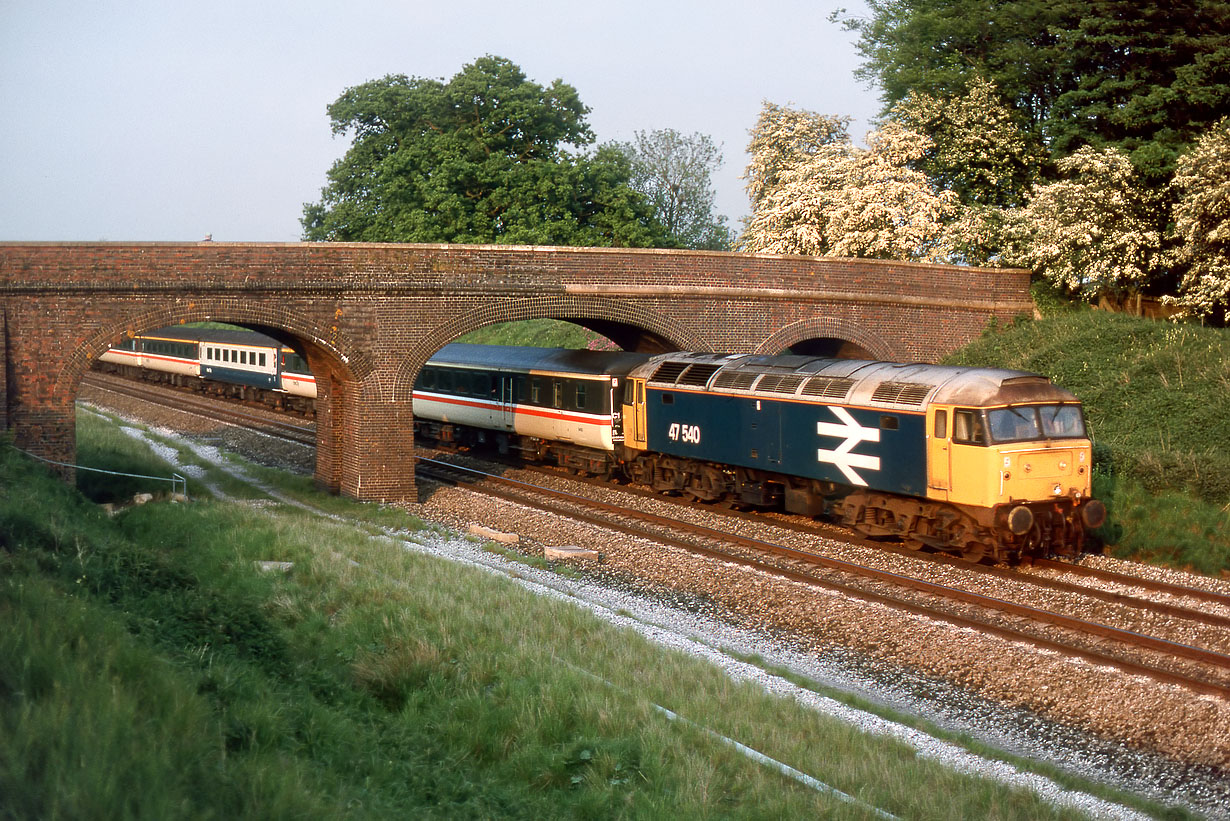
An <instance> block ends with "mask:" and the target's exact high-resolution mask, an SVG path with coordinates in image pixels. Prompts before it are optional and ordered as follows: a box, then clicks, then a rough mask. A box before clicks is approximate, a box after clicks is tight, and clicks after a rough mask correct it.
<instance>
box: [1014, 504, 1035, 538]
mask: <svg viewBox="0 0 1230 821" xmlns="http://www.w3.org/2000/svg"><path fill="white" fill-rule="evenodd" d="M1033 526H1034V512H1033V511H1032V510H1030V509H1029V508H1027V507H1025V505H1017V506H1016V507H1014V508H1012V510H1011V511H1009V512H1008V529H1009V530H1011V531H1012V532H1013V533H1014V534H1015V535H1017V536H1024V535H1025V534H1026V533H1028V532H1029V531H1030V530H1031V529H1032V528H1033Z"/></svg>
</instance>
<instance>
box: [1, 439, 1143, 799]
mask: <svg viewBox="0 0 1230 821" xmlns="http://www.w3.org/2000/svg"><path fill="white" fill-rule="evenodd" d="M125 439H126V440H127V437H125ZM118 441H120V442H122V441H124V440H118ZM128 441H130V442H131V441H132V440H128ZM83 444H84V443H83ZM0 450H2V451H3V452H2V453H0V619H2V620H3V623H4V624H5V628H6V629H5V630H3V631H0V796H3V799H2V800H0V810H2V811H3V815H4V816H5V817H15V818H54V817H134V818H140V817H148V818H154V817H157V818H166V817H176V818H180V817H193V818H205V817H233V816H258V817H281V816H287V817H291V816H293V817H337V816H346V817H382V818H383V817H390V816H395V817H427V818H430V817H441V818H458V817H460V818H466V817H482V818H488V817H512V818H517V817H534V818H540V817H541V818H575V817H612V816H620V817H632V818H661V817H723V818H726V817H731V818H779V817H801V816H802V817H807V816H815V815H824V816H826V817H835V818H863V817H867V812H866V810H865V809H860V808H858V807H851V806H849V805H845V804H841V803H839V802H835V801H834V800H833V799H832V798H829V797H826V796H824V795H821V794H818V793H816V792H814V791H812V790H810V789H808V788H806V787H803V786H802V785H799V784H797V783H796V782H793V781H790V780H788V779H785V778H783V777H782V776H781V775H779V774H776V773H774V772H773V771H771V770H768V769H766V768H764V767H762V766H761V765H759V764H756V763H754V762H752V761H750V760H748V759H747V758H745V757H743V756H741V755H739V754H737V753H736V752H735V751H734V750H733V749H731V748H730V747H728V746H727V745H725V744H722V743H721V742H720V741H718V740H715V739H714V738H712V737H711V736H710V735H708V734H706V733H704V732H703V731H701V730H699V729H697V728H695V727H693V726H690V725H687V724H681V723H673V722H670V721H667V720H666V719H665V718H664V717H663V716H662V715H660V714H659V713H658V712H657V711H656V709H655V708H654V706H653V705H654V704H660V705H663V706H665V707H668V708H669V709H671V710H674V711H676V712H678V713H679V714H681V715H682V716H684V717H686V718H688V719H690V720H691V721H694V722H696V723H697V724H699V725H701V726H703V727H708V728H711V729H712V730H713V731H715V732H718V733H721V734H724V735H728V736H730V737H733V738H736V739H738V740H740V741H742V742H743V743H746V744H748V745H750V746H752V747H754V748H756V749H758V750H761V751H762V752H764V753H766V754H768V755H771V756H774V757H775V758H778V759H780V760H783V761H785V762H787V763H789V764H790V765H792V766H794V767H797V768H798V769H800V770H802V771H804V772H806V773H808V774H810V775H812V776H814V777H816V778H818V779H820V780H822V781H825V782H827V783H830V784H832V785H834V786H836V787H838V788H839V789H842V790H844V791H846V792H848V793H852V794H855V795H857V796H859V797H860V798H861V799H863V800H865V801H867V802H868V803H870V804H872V805H874V806H877V807H882V808H884V809H886V810H888V811H890V812H893V813H897V814H900V815H902V816H904V817H910V818H951V817H969V818H975V817H976V818H1062V817H1071V816H1072V814H1071V813H1065V812H1061V811H1058V810H1056V809H1055V808H1054V807H1052V806H1050V805H1048V804H1046V803H1045V802H1043V801H1041V799H1039V798H1038V797H1037V796H1036V795H1034V794H1032V793H1030V792H1026V791H1020V790H1012V789H1008V788H1006V787H1004V786H1002V785H1000V784H996V783H992V782H988V781H984V780H981V779H977V778H972V777H969V776H965V775H960V774H957V773H955V772H953V771H951V770H948V769H946V768H944V767H942V766H940V765H938V764H934V763H931V762H927V761H921V760H918V759H917V758H916V757H915V755H914V752H913V750H912V749H910V748H907V747H905V746H903V745H900V744H898V743H896V742H894V741H891V740H887V739H881V738H869V737H866V736H864V735H862V734H861V733H858V732H857V731H855V730H853V729H851V728H850V727H848V726H846V725H844V724H842V723H840V722H836V721H834V720H832V719H829V718H826V717H824V716H822V715H818V714H815V713H813V712H810V711H808V710H805V709H803V708H801V707H800V706H799V705H797V704H795V703H794V702H792V701H790V700H786V699H779V698H774V697H770V696H768V695H766V694H765V693H764V692H763V691H762V690H760V689H759V688H756V687H753V686H749V685H745V684H739V683H735V682H732V681H731V680H730V679H729V678H727V677H726V676H725V675H724V674H722V673H721V672H720V671H718V670H716V669H714V668H712V667H709V666H708V665H705V664H702V663H698V662H696V661H695V660H693V659H690V658H688V657H685V656H683V655H679V654H674V653H664V652H663V651H661V650H660V649H659V648H657V647H655V646H653V645H650V644H648V643H647V642H646V641H645V640H643V639H642V638H640V637H639V636H638V635H636V634H631V633H628V632H624V631H619V630H615V629H613V628H611V627H610V626H608V625H606V624H605V623H603V622H601V621H599V620H597V619H595V618H594V617H592V616H590V615H589V614H588V613H587V612H586V611H584V610H581V609H579V608H575V607H572V606H570V605H569V604H567V603H563V602H555V601H550V600H543V599H540V598H538V597H535V596H533V595H531V594H529V593H527V592H525V591H523V590H522V589H520V588H519V587H517V586H516V585H514V584H513V583H512V582H510V581H509V580H507V579H504V578H499V577H493V576H491V575H489V574H486V573H482V572H478V571H475V570H472V569H469V568H466V567H462V566H459V565H455V564H452V563H448V562H442V561H438V560H432V559H429V558H426V557H423V556H420V555H417V554H412V553H408V552H406V551H405V550H403V549H401V548H400V546H397V545H395V544H394V543H393V542H392V541H391V540H389V539H387V538H373V536H372V533H373V532H375V529H376V527H377V524H376V522H380V523H382V524H383V523H385V522H387V521H389V520H390V518H391V517H390V513H389V511H387V510H381V509H374V510H373V509H371V508H365V509H367V510H370V511H371V512H372V513H373V515H374V516H375V519H374V520H373V521H372V522H370V523H368V524H366V525H365V526H363V527H354V526H351V525H349V524H342V523H338V522H335V521H330V520H325V519H322V518H320V517H318V516H313V515H310V514H308V513H306V512H304V511H302V510H299V509H297V508H290V507H287V506H275V507H272V508H269V509H265V510H256V509H252V508H251V507H248V506H245V505H234V504H225V503H215V502H210V501H201V502H198V503H195V504H190V505H183V504H171V503H155V504H150V505H145V506H142V507H138V508H133V509H131V510H129V511H127V512H125V513H123V514H122V515H120V516H117V517H115V518H110V519H109V518H107V517H106V516H104V515H103V514H102V513H101V512H100V510H99V509H98V508H97V507H96V506H95V505H93V504H91V503H89V502H88V501H86V500H85V499H84V498H83V497H82V496H81V495H80V494H78V493H77V492H76V491H75V490H74V489H72V488H69V487H67V486H65V485H63V484H62V483H59V482H57V481H55V480H53V479H51V478H50V477H49V476H47V475H46V474H45V473H44V472H43V471H42V470H41V469H40V468H38V467H36V466H34V465H32V464H30V463H29V462H27V461H26V460H24V459H20V458H19V457H17V456H16V455H15V454H14V453H13V452H12V451H11V450H9V449H8V448H3V449H0ZM134 451H135V452H134V453H132V454H129V458H132V459H134V460H135V461H136V462H138V463H141V467H142V468H143V470H140V471H136V472H157V470H158V468H159V467H160V466H159V465H158V464H157V463H155V462H144V463H142V459H145V458H147V457H144V456H141V455H140V454H139V450H138V449H137V448H136V443H134ZM87 452H88V449H87ZM164 469H165V468H164ZM286 481H287V482H288V483H291V484H293V483H294V482H297V481H301V480H300V479H295V478H291V479H287V480H286ZM299 492H301V493H303V494H304V495H305V496H308V495H309V493H310V492H309V491H308V490H307V489H305V488H301V489H300V491H299ZM318 498H323V497H318ZM356 507H358V506H356ZM396 521H397V524H396V526H398V527H402V526H412V525H413V523H412V522H408V521H407V520H405V519H402V520H396ZM264 560H270V561H287V562H293V563H294V567H293V570H292V571H290V572H289V573H264V572H258V571H256V570H255V569H254V565H253V563H254V562H256V561H264ZM593 676H596V677H598V678H599V679H602V680H604V681H607V682H610V686H608V685H606V684H599V683H596V682H595V680H594V679H593V678H592V677H593ZM1153 809H1156V808H1153Z"/></svg>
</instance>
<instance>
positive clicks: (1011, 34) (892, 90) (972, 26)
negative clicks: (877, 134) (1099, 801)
mask: <svg viewBox="0 0 1230 821" xmlns="http://www.w3.org/2000/svg"><path fill="white" fill-rule="evenodd" d="M868 6H869V8H870V10H871V14H870V16H869V17H867V18H863V19H849V20H846V21H844V22H845V25H846V27H847V28H848V29H850V30H853V31H855V32H857V33H858V35H859V40H858V48H859V51H860V53H861V54H862V55H863V57H864V60H865V62H864V63H863V65H862V67H861V68H860V69H859V70H858V72H857V76H859V77H860V78H862V79H864V80H868V81H874V82H878V84H879V85H880V87H881V88H882V89H883V99H884V102H885V110H886V111H887V110H888V109H889V108H891V107H892V106H893V105H894V104H895V103H897V102H899V101H901V100H904V99H906V98H907V97H908V96H909V94H910V93H912V92H915V93H926V94H930V95H932V96H936V97H939V98H952V97H954V96H955V95H956V94H957V93H959V91H960V90H961V88H963V87H964V86H965V85H966V84H967V82H968V80H969V78H970V77H971V76H974V75H977V76H982V77H985V78H986V79H988V80H990V81H991V82H992V83H994V84H995V86H996V87H997V88H998V89H999V90H1000V92H1001V93H1002V94H1003V95H1004V98H1005V99H1006V100H1007V101H1008V102H1009V104H1010V105H1011V107H1012V108H1013V109H1014V110H1015V111H1016V112H1017V113H1018V114H1019V115H1020V116H1021V117H1022V118H1023V122H1024V123H1025V126H1026V128H1027V130H1030V131H1032V132H1034V133H1035V134H1036V135H1037V136H1040V137H1041V138H1042V139H1043V140H1044V141H1045V143H1046V144H1047V145H1048V147H1049V149H1050V151H1051V152H1052V157H1053V158H1054V159H1059V158H1061V157H1065V156H1068V155H1069V154H1071V153H1073V152H1075V151H1076V150H1077V149H1079V148H1080V147H1081V146H1084V145H1091V146H1094V147H1095V148H1102V147H1106V146H1117V147H1119V148H1122V149H1123V150H1124V151H1125V152H1127V153H1128V154H1129V155H1130V156H1131V157H1132V160H1133V163H1134V164H1135V165H1136V168H1137V170H1138V172H1140V173H1142V174H1143V175H1145V178H1146V179H1147V180H1149V181H1151V182H1156V181H1157V179H1158V178H1159V176H1162V177H1164V176H1166V175H1168V174H1169V173H1171V171H1172V170H1173V167H1174V161H1175V159H1176V158H1177V156H1178V155H1179V154H1180V153H1181V152H1182V151H1183V150H1184V148H1185V146H1187V145H1189V144H1190V143H1191V141H1192V140H1194V139H1195V138H1196V136H1197V135H1199V134H1200V133H1202V132H1203V131H1204V130H1205V129H1206V128H1208V127H1209V126H1210V125H1212V124H1213V122H1215V121H1216V120H1217V119H1219V118H1220V117H1221V116H1222V115H1223V114H1224V113H1225V111H1226V110H1227V109H1230V4H1227V3H1226V2H1224V0H1166V2H1161V0H1143V1H1142V0H1130V1H1129V0H998V1H997V2H991V3H988V2H985V0H868Z"/></svg>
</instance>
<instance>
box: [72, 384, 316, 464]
mask: <svg viewBox="0 0 1230 821" xmlns="http://www.w3.org/2000/svg"><path fill="white" fill-rule="evenodd" d="M81 383H82V384H83V385H88V386H89V387H91V388H94V389H96V390H102V391H109V392H111V393H115V394H119V395H121V396H128V397H132V398H135V399H140V400H141V401H143V402H149V403H151V404H155V405H160V406H162V407H166V408H171V409H172V410H176V411H180V412H182V413H192V414H195V415H197V416H203V417H205V418H207V419H212V420H215V421H218V422H224V423H226V424H231V425H238V426H239V427H244V428H249V429H252V430H255V431H257V432H259V433H265V434H268V435H270V436H277V437H279V438H281V439H287V440H289V441H291V442H297V443H299V444H302V445H313V446H314V445H315V444H316V429H315V427H314V426H311V425H303V424H299V423H296V422H291V421H287V420H284V419H278V418H277V417H276V416H275V415H274V412H273V411H265V412H262V413H257V412H256V411H255V410H250V409H245V407H244V406H242V405H237V404H236V403H234V402H232V401H227V400H218V399H207V398H204V397H201V396H198V395H196V394H192V393H186V392H183V391H176V390H174V389H173V388H166V387H164V386H160V385H145V384H143V383H140V382H134V381H133V380H131V379H125V378H123V377H118V376H110V375H108V374H101V373H95V372H89V373H87V374H86V375H85V376H83V377H82V379H81Z"/></svg>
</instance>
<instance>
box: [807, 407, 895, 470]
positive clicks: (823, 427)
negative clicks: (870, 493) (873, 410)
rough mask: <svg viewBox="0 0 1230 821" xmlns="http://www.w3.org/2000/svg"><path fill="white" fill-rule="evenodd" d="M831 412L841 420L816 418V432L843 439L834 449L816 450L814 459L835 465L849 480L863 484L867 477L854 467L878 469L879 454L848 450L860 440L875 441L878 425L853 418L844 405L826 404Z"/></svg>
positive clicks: (877, 440) (878, 436) (878, 433)
mask: <svg viewBox="0 0 1230 821" xmlns="http://www.w3.org/2000/svg"><path fill="white" fill-rule="evenodd" d="M829 410H831V411H832V412H833V415H834V416H836V417H837V418H838V419H840V420H841V422H842V424H840V425H837V424H834V423H832V422H817V423H816V433H817V434H819V435H820V436H832V437H834V438H836V439H844V440H845V441H844V442H842V443H841V444H840V445H838V446H837V449H836V450H825V449H824V448H821V449H819V450H818V451H816V459H818V460H819V461H821V462H828V463H829V464H831V465H834V466H836V468H837V469H838V470H840V471H841V472H842V474H844V475H845V477H846V478H847V479H849V480H850V482H851V484H855V485H862V486H863V487H866V486H867V481H866V480H865V479H863V477H862V476H859V475H858V474H857V473H855V471H854V469H855V468H863V469H865V470H879V469H880V457H879V456H865V455H863V454H861V453H851V451H853V450H854V448H855V447H857V446H858V444H859V443H860V442H879V441H880V429H879V428H865V427H863V426H862V425H860V424H859V423H858V422H856V421H855V420H854V417H853V416H851V415H850V412H849V411H848V410H846V409H845V408H834V407H831V406H830V407H829Z"/></svg>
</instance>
